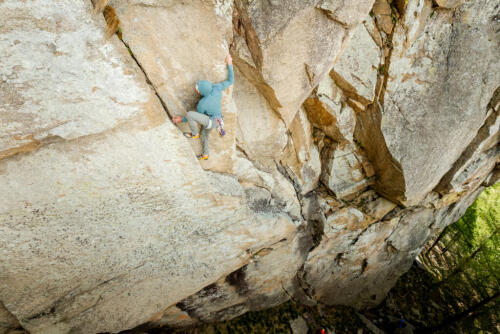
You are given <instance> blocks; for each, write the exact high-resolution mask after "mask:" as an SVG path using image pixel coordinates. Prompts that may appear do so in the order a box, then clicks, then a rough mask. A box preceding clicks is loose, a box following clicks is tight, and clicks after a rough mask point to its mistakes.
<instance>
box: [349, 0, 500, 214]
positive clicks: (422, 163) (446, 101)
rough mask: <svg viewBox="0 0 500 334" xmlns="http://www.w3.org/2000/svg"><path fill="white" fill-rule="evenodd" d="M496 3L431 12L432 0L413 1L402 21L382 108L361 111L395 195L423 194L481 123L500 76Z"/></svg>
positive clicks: (365, 140) (383, 187) (381, 184)
mask: <svg viewBox="0 0 500 334" xmlns="http://www.w3.org/2000/svg"><path fill="white" fill-rule="evenodd" d="M495 6H496V3H495V2H494V1H468V2H465V3H464V4H463V5H462V6H461V7H459V8H458V9H457V10H456V12H455V14H453V13H451V12H449V11H439V12H435V13H434V14H433V15H430V13H431V3H430V1H409V3H408V7H407V9H406V15H405V17H404V18H403V19H401V20H400V21H398V24H397V25H396V28H395V32H394V37H393V39H392V45H393V50H392V53H391V57H390V67H389V70H388V71H389V73H388V75H389V79H388V80H387V87H386V91H385V95H384V96H383V101H382V102H384V105H383V110H382V111H381V113H380V114H378V115H376V114H377V112H374V113H373V115H371V116H370V115H362V116H360V117H361V118H363V121H362V122H361V124H362V126H363V127H364V128H365V129H367V128H369V129H370V130H369V131H372V130H373V133H371V134H370V135H363V134H362V133H360V136H359V137H360V139H361V142H362V145H363V146H364V147H365V148H367V149H368V150H369V151H371V152H368V153H369V156H370V158H371V159H372V160H373V161H374V162H375V165H376V168H377V169H378V170H379V171H380V178H379V179H378V184H377V185H378V189H379V190H380V191H383V192H385V193H386V194H387V195H389V196H390V197H393V198H395V199H398V200H400V201H405V202H406V203H408V204H412V203H416V202H418V201H420V200H421V199H422V198H423V197H424V196H425V194H426V193H428V192H429V191H430V190H432V189H433V188H434V187H435V186H436V185H437V184H438V182H439V180H440V179H441V177H442V176H443V175H444V174H445V173H446V172H447V171H448V170H449V169H450V168H451V166H452V165H453V163H454V162H455V161H456V160H457V159H458V158H459V157H460V155H461V153H462V152H463V151H464V149H465V148H466V147H467V145H469V143H470V142H471V141H472V140H473V138H474V137H475V135H476V133H477V132H478V130H479V129H480V127H481V126H482V124H483V123H484V121H485V119H486V116H487V111H488V108H487V105H488V103H489V102H490V99H491V97H492V95H493V92H494V91H495V89H496V88H497V87H498V83H499V81H500V77H499V76H500V74H499V73H500V71H499V70H498V69H499V68H500V63H499V60H498V57H497V54H498V53H499V52H500V51H499V45H500V44H499V43H498V41H499V35H498V29H497V28H495V27H498V21H497V20H495V19H494V16H495V13H496V9H495ZM471 73H474V75H471ZM377 106H378V105H377ZM379 112H380V111H379ZM377 126H380V129H381V130H380V131H381V133H379V134H377V133H376V131H377V130H376V128H377ZM380 135H382V136H383V139H382V138H381V137H380ZM381 139H382V140H383V141H384V142H385V144H386V147H387V151H386V152H387V154H386V153H384V154H381V152H384V151H385V148H384V146H385V145H384V143H383V142H381ZM374 143H376V144H375V145H374ZM374 150H376V151H378V152H375V151H374ZM382 170H383V171H382ZM398 179H399V180H398ZM424 180H425V181H424Z"/></svg>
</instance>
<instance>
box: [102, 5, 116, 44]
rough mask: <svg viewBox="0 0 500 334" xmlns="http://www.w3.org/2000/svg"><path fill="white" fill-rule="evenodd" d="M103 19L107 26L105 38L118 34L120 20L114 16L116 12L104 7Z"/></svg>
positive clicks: (111, 8)
mask: <svg viewBox="0 0 500 334" xmlns="http://www.w3.org/2000/svg"><path fill="white" fill-rule="evenodd" d="M103 14H104V19H105V20H106V24H107V25H108V29H107V30H106V38H110V37H111V36H113V35H114V34H115V33H117V32H119V26H120V20H119V19H118V16H117V15H116V12H115V10H114V8H113V7H111V6H106V7H104V11H103Z"/></svg>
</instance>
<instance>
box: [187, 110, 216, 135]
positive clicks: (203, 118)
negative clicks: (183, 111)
mask: <svg viewBox="0 0 500 334" xmlns="http://www.w3.org/2000/svg"><path fill="white" fill-rule="evenodd" d="M186 118H187V120H188V123H189V127H190V128H191V134H192V136H193V137H194V136H197V135H198V131H199V130H198V124H201V126H202V127H207V126H209V125H210V123H211V121H210V118H209V117H208V116H207V115H203V114H200V113H199V112H196V111H189V112H188V113H187V115H186Z"/></svg>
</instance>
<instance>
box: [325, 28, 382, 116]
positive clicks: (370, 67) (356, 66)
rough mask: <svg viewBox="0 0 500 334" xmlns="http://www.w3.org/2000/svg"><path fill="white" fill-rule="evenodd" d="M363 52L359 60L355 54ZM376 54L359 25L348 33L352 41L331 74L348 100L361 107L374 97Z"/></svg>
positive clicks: (377, 52) (375, 47)
mask: <svg viewBox="0 0 500 334" xmlns="http://www.w3.org/2000/svg"><path fill="white" fill-rule="evenodd" d="M360 51H361V52H363V57H360V56H359V52H360ZM380 58H381V54H380V50H379V48H378V46H377V44H376V43H375V41H374V40H373V38H372V37H371V36H370V34H369V33H368V31H367V30H366V28H365V26H364V25H363V24H360V25H358V27H357V28H356V29H354V31H353V32H352V37H351V39H350V41H349V43H348V45H347V47H346V48H345V50H344V52H343V53H342V56H341V57H340V59H339V60H338V62H337V63H336V64H335V66H334V68H333V71H332V73H331V75H332V77H333V79H334V80H335V83H336V84H337V86H339V87H340V88H341V89H342V90H343V91H344V94H345V95H347V97H348V98H349V99H352V100H354V101H357V102H358V103H360V104H361V105H363V106H366V105H368V104H370V103H371V102H372V100H373V98H374V96H375V84H376V82H377V73H378V67H379V64H380Z"/></svg>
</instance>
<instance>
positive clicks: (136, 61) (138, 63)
mask: <svg viewBox="0 0 500 334" xmlns="http://www.w3.org/2000/svg"><path fill="white" fill-rule="evenodd" d="M118 39H119V40H120V41H121V42H122V43H123V45H125V47H126V48H127V50H129V54H130V56H131V57H132V59H133V60H134V62H135V63H136V64H137V66H139V68H140V69H141V71H142V73H144V77H145V78H146V83H147V84H148V85H149V87H151V89H152V90H153V92H154V93H155V95H156V97H157V98H158V100H159V101H160V103H161V106H162V107H163V110H164V111H165V113H166V114H167V116H168V118H170V119H172V117H171V116H170V114H169V112H168V107H167V104H166V103H165V101H163V99H162V98H161V96H160V94H159V93H158V91H157V90H156V88H155V86H154V85H153V83H152V82H151V80H149V77H148V74H147V73H146V70H144V68H143V67H142V65H141V63H140V62H139V60H138V59H137V58H136V57H135V55H134V53H133V52H132V49H131V48H130V46H129V45H128V44H127V43H126V42H125V41H124V40H123V39H122V38H118Z"/></svg>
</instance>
